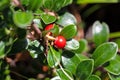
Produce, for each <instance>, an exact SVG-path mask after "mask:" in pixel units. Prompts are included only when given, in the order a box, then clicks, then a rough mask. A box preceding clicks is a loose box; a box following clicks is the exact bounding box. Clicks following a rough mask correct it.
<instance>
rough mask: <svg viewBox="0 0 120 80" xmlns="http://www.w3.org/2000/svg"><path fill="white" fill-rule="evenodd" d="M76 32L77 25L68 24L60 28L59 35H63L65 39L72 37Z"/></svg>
mask: <svg viewBox="0 0 120 80" xmlns="http://www.w3.org/2000/svg"><path fill="white" fill-rule="evenodd" d="M76 33H77V27H76V26H75V25H68V26H66V27H64V28H63V29H62V31H61V32H60V35H62V36H64V37H65V38H66V39H71V38H73V37H74V36H75V35H76Z"/></svg>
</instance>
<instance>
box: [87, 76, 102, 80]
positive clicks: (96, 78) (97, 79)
mask: <svg viewBox="0 0 120 80" xmlns="http://www.w3.org/2000/svg"><path fill="white" fill-rule="evenodd" d="M87 80H101V79H100V78H99V77H98V76H97V75H91V76H90V77H89V78H88V79H87Z"/></svg>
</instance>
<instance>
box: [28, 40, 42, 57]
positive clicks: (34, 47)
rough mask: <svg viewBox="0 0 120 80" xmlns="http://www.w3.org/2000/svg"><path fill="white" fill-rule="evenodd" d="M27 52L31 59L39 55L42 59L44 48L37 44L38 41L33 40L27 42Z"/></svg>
mask: <svg viewBox="0 0 120 80" xmlns="http://www.w3.org/2000/svg"><path fill="white" fill-rule="evenodd" d="M27 50H28V51H29V52H30V55H31V56H32V58H38V56H39V55H40V57H42V54H43V51H44V48H43V46H42V45H41V44H40V43H39V41H37V40H34V41H30V40H28V47H27ZM41 59H42V58H41Z"/></svg>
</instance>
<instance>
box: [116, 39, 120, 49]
mask: <svg viewBox="0 0 120 80" xmlns="http://www.w3.org/2000/svg"><path fill="white" fill-rule="evenodd" d="M115 43H116V44H117V45H118V48H119V49H120V38H117V39H116V40H115Z"/></svg>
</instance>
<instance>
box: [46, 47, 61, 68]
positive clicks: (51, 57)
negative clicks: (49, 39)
mask: <svg viewBox="0 0 120 80" xmlns="http://www.w3.org/2000/svg"><path fill="white" fill-rule="evenodd" d="M60 58H61V55H60V52H58V51H56V50H55V49H54V48H53V47H52V46H50V49H49V50H48V54H47V61H48V65H49V66H50V67H55V66H57V65H58V64H59V63H60Z"/></svg>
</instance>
